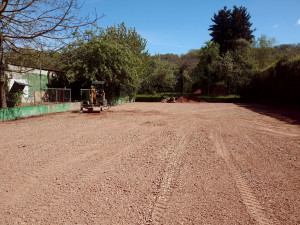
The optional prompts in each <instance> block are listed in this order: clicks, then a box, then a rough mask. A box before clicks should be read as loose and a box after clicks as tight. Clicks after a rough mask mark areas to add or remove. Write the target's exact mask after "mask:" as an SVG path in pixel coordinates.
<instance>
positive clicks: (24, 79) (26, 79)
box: [6, 65, 53, 103]
mask: <svg viewBox="0 0 300 225" xmlns="http://www.w3.org/2000/svg"><path fill="white" fill-rule="evenodd" d="M48 72H49V71H48V70H39V69H34V68H28V67H21V66H14V65H8V68H7V71H6V75H7V76H8V78H9V89H11V87H12V86H13V84H14V82H15V81H18V82H21V83H24V84H27V85H28V86H25V88H24V91H23V92H24V94H23V97H22V102H27V103H31V102H34V101H35V99H34V96H35V92H39V91H40V88H47V87H48V86H47V85H48ZM50 73H51V72H50ZM52 73H53V72H52ZM40 74H41V75H40Z"/></svg>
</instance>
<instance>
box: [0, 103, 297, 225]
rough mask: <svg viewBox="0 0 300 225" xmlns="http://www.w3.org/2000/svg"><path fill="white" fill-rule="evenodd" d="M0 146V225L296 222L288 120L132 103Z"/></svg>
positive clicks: (31, 126)
mask: <svg viewBox="0 0 300 225" xmlns="http://www.w3.org/2000/svg"><path fill="white" fill-rule="evenodd" d="M0 140H1V141H0V168H1V170H0V224H300V115H299V112H296V111H288V110H282V109H278V108H274V107H266V106H260V105H239V104H227V103H226V104H217V103H172V104H171V103H165V104H163V103H130V104H122V105H118V106H114V107H112V108H110V109H109V110H108V111H106V112H102V113H100V114H99V113H92V114H87V113H79V112H64V113H57V114H51V115H45V116H39V117H34V118H27V119H21V120H15V121H8V122H2V123H0Z"/></svg>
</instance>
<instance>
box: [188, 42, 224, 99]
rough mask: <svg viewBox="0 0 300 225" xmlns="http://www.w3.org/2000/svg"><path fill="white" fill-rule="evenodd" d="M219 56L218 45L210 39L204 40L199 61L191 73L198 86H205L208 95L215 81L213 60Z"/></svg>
mask: <svg viewBox="0 0 300 225" xmlns="http://www.w3.org/2000/svg"><path fill="white" fill-rule="evenodd" d="M219 58H220V56H219V45H218V44H216V43H213V42H211V41H207V42H205V46H204V47H202V48H201V51H200V57H199V59H200V61H199V63H198V65H197V67H196V68H195V69H194V71H193V73H192V74H193V77H194V80H195V81H196V84H197V85H198V86H199V87H201V88H203V87H207V94H208V95H209V94H210V93H209V90H210V87H211V86H213V85H214V83H215V82H216V72H215V69H214V62H215V61H216V60H218V59H219Z"/></svg>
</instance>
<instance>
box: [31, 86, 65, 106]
mask: <svg viewBox="0 0 300 225" xmlns="http://www.w3.org/2000/svg"><path fill="white" fill-rule="evenodd" d="M34 98H35V102H42V103H43V102H45V103H66V102H71V89H67V88H43V89H42V91H36V92H35V95H34Z"/></svg>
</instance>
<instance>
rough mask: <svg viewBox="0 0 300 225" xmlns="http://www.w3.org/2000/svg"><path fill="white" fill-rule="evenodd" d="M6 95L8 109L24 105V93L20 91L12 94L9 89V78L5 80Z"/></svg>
mask: <svg viewBox="0 0 300 225" xmlns="http://www.w3.org/2000/svg"><path fill="white" fill-rule="evenodd" d="M4 85H5V95H6V102H7V107H11V108H12V107H18V106H20V105H21V103H22V95H23V91H21V90H19V91H17V92H16V93H10V92H9V87H8V77H7V76H6V78H5V84H4Z"/></svg>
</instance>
